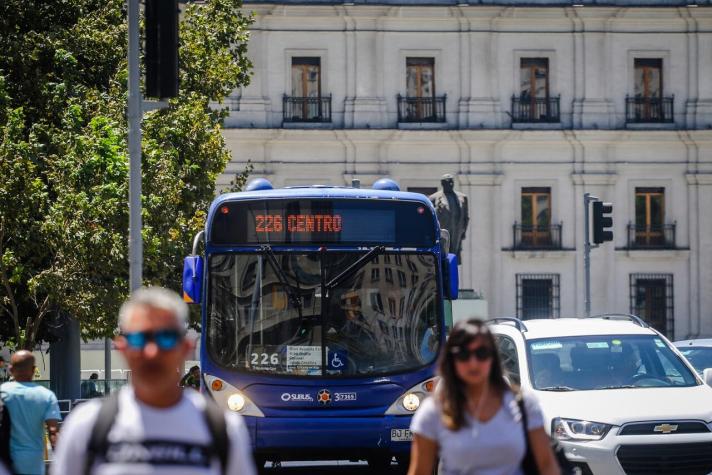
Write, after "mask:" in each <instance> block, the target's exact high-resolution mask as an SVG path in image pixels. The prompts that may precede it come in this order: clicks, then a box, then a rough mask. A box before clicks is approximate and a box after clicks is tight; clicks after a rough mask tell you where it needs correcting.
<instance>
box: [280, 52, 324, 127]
mask: <svg viewBox="0 0 712 475" xmlns="http://www.w3.org/2000/svg"><path fill="white" fill-rule="evenodd" d="M284 120H285V121H287V122H323V121H331V96H327V97H322V93H321V58H319V57H299V56H295V57H293V58H292V90H291V95H289V96H288V95H285V96H284Z"/></svg>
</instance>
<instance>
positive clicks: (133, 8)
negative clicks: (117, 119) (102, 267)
mask: <svg viewBox="0 0 712 475" xmlns="http://www.w3.org/2000/svg"><path fill="white" fill-rule="evenodd" d="M127 3H128V5H127V6H128V26H129V38H128V40H129V58H128V59H129V64H128V66H129V83H128V89H129V91H128V92H129V101H128V105H127V106H128V107H127V114H126V115H127V119H128V125H129V138H128V139H129V144H128V145H129V290H131V292H133V291H134V290H136V289H137V288H139V287H141V284H142V282H143V276H142V270H143V242H142V240H141V116H142V111H141V89H140V76H139V75H140V69H139V40H140V38H139V13H140V11H139V0H127ZM110 379H111V339H110V338H106V339H105V340H104V393H105V394H109V380H110Z"/></svg>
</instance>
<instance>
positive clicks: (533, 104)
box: [512, 96, 561, 123]
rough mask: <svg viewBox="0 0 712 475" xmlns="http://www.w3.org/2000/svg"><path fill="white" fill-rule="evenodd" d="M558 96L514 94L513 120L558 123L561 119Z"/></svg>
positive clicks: (559, 97) (517, 121)
mask: <svg viewBox="0 0 712 475" xmlns="http://www.w3.org/2000/svg"><path fill="white" fill-rule="evenodd" d="M560 99H561V96H557V97H523V96H520V97H517V96H512V122H515V123H521V122H528V123H532V122H540V123H557V122H560V121H561V118H560V115H559V102H560Z"/></svg>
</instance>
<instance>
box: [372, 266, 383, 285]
mask: <svg viewBox="0 0 712 475" xmlns="http://www.w3.org/2000/svg"><path fill="white" fill-rule="evenodd" d="M380 274H381V271H380V269H378V268H377V267H373V268H371V282H378V281H380V280H381V275H380Z"/></svg>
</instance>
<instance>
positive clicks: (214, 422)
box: [203, 397, 230, 475]
mask: <svg viewBox="0 0 712 475" xmlns="http://www.w3.org/2000/svg"><path fill="white" fill-rule="evenodd" d="M203 399H204V400H205V410H204V412H203V415H204V416H205V423H206V424H207V426H208V432H210V437H211V439H212V441H213V448H214V452H213V453H214V454H215V456H216V457H217V458H218V460H220V473H221V474H222V475H225V474H226V473H227V464H228V458H229V455H230V439H229V437H228V434H227V422H226V421H225V414H224V413H223V410H222V409H220V408H219V407H218V406H217V404H215V402H214V401H213V400H212V399H210V398H207V397H205V398H203Z"/></svg>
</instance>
